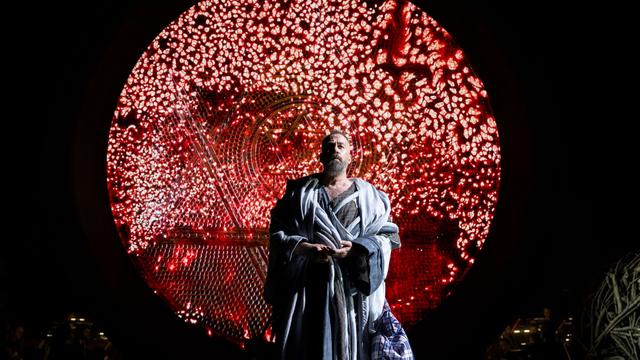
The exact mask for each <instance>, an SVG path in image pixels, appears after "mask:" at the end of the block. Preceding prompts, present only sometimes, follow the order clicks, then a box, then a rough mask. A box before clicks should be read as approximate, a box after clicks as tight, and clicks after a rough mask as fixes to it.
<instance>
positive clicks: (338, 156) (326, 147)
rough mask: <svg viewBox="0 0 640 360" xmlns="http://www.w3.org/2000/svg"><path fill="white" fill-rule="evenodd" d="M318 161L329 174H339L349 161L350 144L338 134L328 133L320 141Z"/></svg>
mask: <svg viewBox="0 0 640 360" xmlns="http://www.w3.org/2000/svg"><path fill="white" fill-rule="evenodd" d="M320 161H321V162H322V165H324V170H325V172H327V173H330V174H339V173H340V172H342V171H343V170H345V169H346V168H347V166H348V165H349V164H350V163H351V146H350V145H349V142H348V141H347V139H346V138H345V137H344V136H342V135H340V134H333V135H330V136H329V137H328V138H327V139H326V140H325V141H323V143H322V153H321V154H320Z"/></svg>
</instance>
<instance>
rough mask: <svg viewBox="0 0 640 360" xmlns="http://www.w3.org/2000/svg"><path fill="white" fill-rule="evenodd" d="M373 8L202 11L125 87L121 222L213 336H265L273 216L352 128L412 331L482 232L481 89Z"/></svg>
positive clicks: (484, 137)
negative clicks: (389, 224) (325, 143)
mask: <svg viewBox="0 0 640 360" xmlns="http://www.w3.org/2000/svg"><path fill="white" fill-rule="evenodd" d="M370 3H371V2H369V3H365V2H361V1H355V0H345V1H338V2H335V1H332V2H329V1H321V0H319V1H308V2H307V1H300V0H298V1H295V0H294V1H290V2H286V4H285V3H280V2H277V1H265V2H263V1H260V2H259V1H251V0H246V1H245V0H243V1H221V0H219V1H218V0H217V1H203V2H201V3H199V4H198V5H196V6H194V7H192V8H191V9H189V10H188V11H187V12H185V13H184V14H182V15H181V16H180V18H179V19H178V20H176V21H174V22H173V23H171V24H170V25H169V26H168V27H167V28H165V29H164V30H163V31H162V33H160V34H159V35H158V37H157V38H156V39H155V40H154V41H153V42H152V44H151V45H150V46H149V48H148V49H147V50H146V52H145V53H144V54H143V56H142V57H141V58H140V60H139V61H138V63H137V64H136V66H135V68H134V69H133V71H132V73H131V75H130V77H129V79H128V81H127V84H126V86H125V87H124V89H123V91H122V94H121V96H120V99H119V102H118V106H117V109H116V111H115V114H114V117H113V122H112V126H111V131H110V134H109V149H108V154H107V156H108V159H107V160H108V162H107V164H108V168H107V174H108V184H109V194H110V196H111V205H112V211H113V214H114V218H115V222H116V226H117V228H118V231H119V233H120V236H121V238H122V241H123V242H124V243H125V244H126V246H127V248H128V251H129V253H131V254H132V255H134V259H136V263H137V264H138V265H139V266H140V267H141V269H142V273H143V274H144V275H145V277H146V279H147V281H148V282H149V283H150V285H151V286H152V287H153V288H154V289H155V290H157V291H158V292H159V293H160V294H161V295H162V296H163V297H164V298H165V299H166V300H167V301H168V302H169V303H170V304H171V305H172V306H173V308H174V309H175V310H176V313H177V314H178V315H179V316H180V317H181V318H183V319H185V321H188V322H190V323H202V324H203V325H205V326H206V328H207V329H208V330H207V333H208V334H210V335H211V334H212V333H215V334H217V335H220V336H224V337H226V338H229V339H231V340H234V341H237V342H238V343H242V341H243V339H246V338H250V337H253V336H257V335H260V334H259V333H258V332H259V331H260V329H262V328H263V327H264V324H265V322H266V320H267V318H268V313H269V309H268V307H267V305H266V304H265V303H264V301H263V300H262V299H261V295H260V293H261V289H262V282H263V281H264V275H265V271H266V251H267V250H266V247H265V245H266V243H267V234H266V228H267V226H268V222H269V209H270V208H271V207H272V206H273V205H274V203H275V200H276V199H277V198H278V197H280V196H281V195H282V193H283V191H284V185H285V181H286V179H290V178H295V177H298V176H302V175H305V174H308V173H310V172H314V171H319V170H320V169H321V166H320V164H319V162H318V160H317V157H318V152H319V148H320V146H319V142H320V139H321V138H322V136H323V135H324V134H325V131H326V130H327V129H331V128H334V127H340V128H343V129H345V130H347V131H348V132H349V133H350V135H351V137H352V139H353V143H354V154H353V159H354V164H353V166H352V167H351V168H350V174H351V175H352V176H359V177H362V178H364V179H367V180H369V181H371V182H372V183H374V184H375V185H376V186H378V187H379V188H380V189H381V190H383V191H385V192H386V193H387V194H388V195H389V198H390V199H391V202H392V204H393V214H392V215H393V219H394V221H395V222H396V223H398V225H399V226H400V229H401V238H402V241H403V247H402V248H401V249H400V250H398V251H397V252H395V253H394V258H393V259H392V262H391V269H390V273H389V277H388V279H387V298H388V300H389V303H390V304H392V308H393V309H394V313H395V315H396V316H397V317H398V318H399V319H400V321H402V323H403V325H404V326H405V327H411V326H412V325H413V324H415V323H416V322H417V321H418V320H419V319H420V318H421V317H422V314H423V313H424V311H425V310H430V309H434V308H435V307H436V306H437V305H438V304H439V303H440V302H441V300H442V298H443V296H445V295H444V294H446V293H447V292H448V289H449V287H450V286H452V284H455V282H456V281H458V280H459V279H460V277H461V276H462V275H463V274H464V272H465V271H466V270H467V269H468V268H469V266H470V265H471V264H472V263H473V258H474V257H475V256H476V254H477V252H478V251H479V250H480V249H481V247H482V245H483V243H484V240H485V238H486V237H487V234H488V231H489V226H490V223H491V220H492V218H493V212H494V209H495V204H496V201H497V190H498V183H499V176H500V155H499V142H498V131H497V125H496V122H495V119H494V118H493V116H492V114H491V113H490V110H489V103H488V98H487V93H486V91H485V90H484V87H483V85H482V82H481V81H480V79H479V78H478V77H477V76H476V75H475V74H474V73H473V71H472V67H471V66H470V64H469V63H468V62H467V60H466V58H465V56H464V53H463V51H462V50H461V49H459V48H458V47H457V45H456V44H455V43H454V42H453V40H452V39H451V37H450V35H449V34H448V33H447V32H446V31H445V30H444V29H443V28H442V27H440V26H439V25H438V24H437V23H436V22H435V21H434V20H433V19H431V18H430V17H429V16H427V15H426V14H425V13H424V12H422V11H421V10H420V9H418V8H416V7H415V6H414V5H412V4H411V3H405V2H396V1H384V2H382V3H381V4H370ZM238 44H241V45H238ZM406 274H412V275H415V274H418V275H417V276H406ZM402 299H405V301H402ZM407 299H409V301H407ZM269 336H270V335H269Z"/></svg>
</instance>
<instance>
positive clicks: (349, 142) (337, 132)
mask: <svg viewBox="0 0 640 360" xmlns="http://www.w3.org/2000/svg"><path fill="white" fill-rule="evenodd" d="M331 135H342V136H343V137H344V138H345V139H347V144H349V145H351V139H349V136H347V134H345V133H344V132H342V130H340V129H333V130H331V132H330V133H329V134H328V135H327V136H325V137H324V138H322V145H324V144H325V143H326V142H327V141H328V140H329V138H330V137H331Z"/></svg>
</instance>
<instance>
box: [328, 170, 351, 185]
mask: <svg viewBox="0 0 640 360" xmlns="http://www.w3.org/2000/svg"><path fill="white" fill-rule="evenodd" d="M346 181H349V178H347V173H346V172H341V173H339V174H336V175H333V174H328V173H326V172H323V173H322V184H323V185H324V186H336V185H339V184H343V183H345V182H346Z"/></svg>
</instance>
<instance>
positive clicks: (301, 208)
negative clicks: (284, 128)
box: [264, 130, 413, 360]
mask: <svg viewBox="0 0 640 360" xmlns="http://www.w3.org/2000/svg"><path fill="white" fill-rule="evenodd" d="M320 161H321V162H322V164H323V167H324V169H323V171H322V173H319V174H312V175H309V176H305V177H302V178H300V179H296V180H290V181H288V182H287V188H286V191H285V194H284V196H283V197H282V199H280V200H278V202H277V203H276V206H275V207H274V208H273V209H272V210H271V225H270V228H269V233H270V243H269V267H268V272H267V280H266V283H265V289H264V295H265V299H266V300H267V302H268V303H270V304H271V305H272V308H273V316H272V328H273V334H274V335H275V342H276V344H277V348H278V352H279V354H278V357H279V358H281V359H323V360H336V359H337V360H343V359H344V360H369V359H413V353H412V351H411V346H410V345H409V341H408V338H407V336H406V333H405V332H404V330H403V329H402V326H401V325H400V323H399V322H398V320H397V319H396V318H395V317H394V316H393V314H392V313H391V311H390V309H389V305H388V303H387V301H386V299H385V285H384V279H385V277H386V275H387V271H388V269H389V258H390V256H391V250H392V249H396V248H398V247H399V246H400V240H399V237H398V227H397V226H396V225H395V224H393V223H392V222H391V221H390V211H391V206H390V203H389V199H388V198H387V195H386V194H384V193H383V192H381V191H379V190H377V189H376V188H375V187H374V186H373V185H371V184H370V183H368V182H367V181H365V180H362V179H359V178H349V177H347V168H348V166H349V164H350V163H351V145H350V142H349V139H348V137H347V135H346V134H344V133H343V132H341V131H339V130H333V131H331V133H330V134H329V135H327V136H326V137H325V138H324V139H323V140H322V151H321V154H320Z"/></svg>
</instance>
